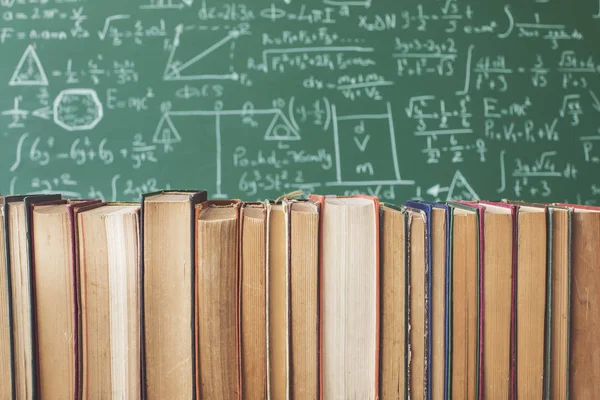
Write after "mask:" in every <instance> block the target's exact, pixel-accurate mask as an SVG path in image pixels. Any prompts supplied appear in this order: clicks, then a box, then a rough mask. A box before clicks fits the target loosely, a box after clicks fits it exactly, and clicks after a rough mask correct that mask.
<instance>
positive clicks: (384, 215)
mask: <svg viewBox="0 0 600 400" xmlns="http://www.w3.org/2000/svg"><path fill="white" fill-rule="evenodd" d="M405 218H406V216H405V214H404V212H403V211H401V210H395V209H392V208H389V207H386V206H381V225H382V231H381V233H382V235H381V348H380V352H381V371H380V393H381V397H382V399H389V400H403V399H404V396H405V393H406V381H405V378H406V371H405V369H406V354H405V348H406V346H405V341H406V326H405V324H406V318H407V315H406V306H407V299H406V283H407V282H406V265H407V262H406V257H407V254H406V249H405V243H406V236H407V235H406V232H405Z"/></svg>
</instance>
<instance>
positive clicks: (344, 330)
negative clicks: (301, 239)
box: [312, 196, 379, 400]
mask: <svg viewBox="0 0 600 400" xmlns="http://www.w3.org/2000/svg"><path fill="white" fill-rule="evenodd" d="M312 198H313V199H315V200H318V201H319V202H320V203H321V210H322V211H321V212H322V225H321V226H322V232H321V235H322V239H321V246H322V254H321V260H322V262H321V282H320V283H321V300H320V301H321V316H320V322H321V379H322V382H321V385H322V389H321V390H322V392H321V396H322V398H325V399H361V400H362V399H364V400H367V399H376V398H378V396H379V394H378V392H379V378H378V375H379V203H378V200H377V199H376V198H372V197H360V196H357V197H350V198H348V197H333V196H331V197H330V196H328V197H321V196H313V197H312Z"/></svg>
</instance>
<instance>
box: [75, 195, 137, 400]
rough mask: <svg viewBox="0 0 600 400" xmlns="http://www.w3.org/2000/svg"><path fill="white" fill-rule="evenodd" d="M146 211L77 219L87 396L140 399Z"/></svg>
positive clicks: (118, 208) (120, 206)
mask: <svg viewBox="0 0 600 400" xmlns="http://www.w3.org/2000/svg"><path fill="white" fill-rule="evenodd" d="M139 233H140V206H139V204H133V203H109V204H98V205H95V206H93V207H87V209H84V210H81V211H80V212H79V213H78V215H77V236H78V240H77V241H78V254H77V256H78V269H79V279H78V281H79V285H80V290H79V293H80V294H79V303H80V305H81V306H80V316H81V324H80V329H79V335H80V337H81V346H80V351H81V363H80V364H81V396H82V398H84V399H87V398H110V397H111V396H113V397H117V398H140V395H141V393H140V388H141V386H140V385H141V381H140V356H141V353H140V319H139V315H140V301H139V296H140V287H139V286H140V285H139V284H140V280H139V272H140V270H139V267H140V260H139V258H140V257H139Z"/></svg>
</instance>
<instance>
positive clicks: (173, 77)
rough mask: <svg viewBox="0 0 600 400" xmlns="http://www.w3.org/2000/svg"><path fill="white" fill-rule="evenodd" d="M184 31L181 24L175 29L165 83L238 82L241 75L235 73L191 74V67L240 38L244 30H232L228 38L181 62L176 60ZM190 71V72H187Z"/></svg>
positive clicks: (164, 76) (164, 78) (164, 75)
mask: <svg viewBox="0 0 600 400" xmlns="http://www.w3.org/2000/svg"><path fill="white" fill-rule="evenodd" d="M183 31H184V27H183V25H181V24H179V25H177V26H176V27H175V37H174V39H173V43H172V45H171V51H170V52H169V58H168V60H167V65H166V67H165V71H164V74H163V80H165V81H198V80H232V81H237V80H238V79H239V75H238V74H237V73H235V72H231V73H229V74H209V73H202V74H196V73H191V72H189V70H190V69H191V67H193V66H196V65H198V64H199V63H201V62H203V61H204V59H205V58H206V57H208V56H209V55H211V54H213V53H214V52H215V51H216V50H218V49H220V48H223V47H224V46H225V45H226V44H228V43H230V42H231V41H232V40H235V39H237V38H239V37H240V36H241V35H242V34H244V33H245V32H244V31H243V30H239V29H234V30H231V31H230V32H229V33H228V34H227V36H225V37H224V38H222V39H221V40H219V41H218V42H216V43H214V44H213V45H211V46H209V47H207V48H206V49H204V50H203V51H201V52H200V53H198V54H197V55H195V56H194V57H192V58H190V59H188V60H187V61H185V62H182V61H179V60H177V58H176V53H177V50H178V49H179V48H180V47H181V44H182V38H181V36H182V34H183ZM186 70H188V71H186Z"/></svg>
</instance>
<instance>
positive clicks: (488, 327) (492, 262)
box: [479, 202, 517, 399]
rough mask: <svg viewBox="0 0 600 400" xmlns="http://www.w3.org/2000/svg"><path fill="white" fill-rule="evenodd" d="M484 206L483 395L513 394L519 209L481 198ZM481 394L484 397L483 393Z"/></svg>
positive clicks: (510, 395) (491, 396)
mask: <svg viewBox="0 0 600 400" xmlns="http://www.w3.org/2000/svg"><path fill="white" fill-rule="evenodd" d="M480 204H481V206H482V207H483V209H484V215H485V219H484V220H483V232H484V233H483V246H484V248H485V252H484V267H483V274H482V276H481V280H482V284H483V286H482V289H481V290H482V294H481V298H482V299H483V301H482V306H481V316H480V318H481V320H480V324H483V338H482V358H483V366H482V367H483V369H482V371H480V372H482V375H483V380H480V384H481V389H480V392H479V394H480V396H483V398H502V399H504V398H512V396H513V393H514V390H515V388H514V376H513V371H514V366H515V364H516V359H515V358H514V355H515V353H516V348H515V344H516V343H515V342H516V340H515V333H516V329H515V322H516V320H515V307H516V302H515V297H516V296H515V295H516V292H515V289H516V286H515V278H516V277H515V269H516V262H517V253H516V247H515V246H516V240H517V230H516V224H515V220H516V210H515V207H514V206H511V205H508V204H503V203H494V202H481V203H480ZM480 398H481V397H480Z"/></svg>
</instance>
